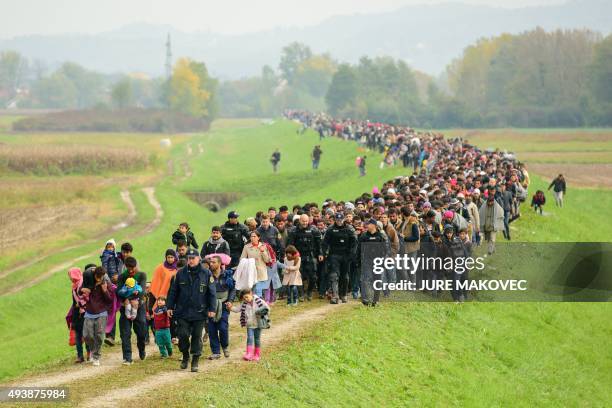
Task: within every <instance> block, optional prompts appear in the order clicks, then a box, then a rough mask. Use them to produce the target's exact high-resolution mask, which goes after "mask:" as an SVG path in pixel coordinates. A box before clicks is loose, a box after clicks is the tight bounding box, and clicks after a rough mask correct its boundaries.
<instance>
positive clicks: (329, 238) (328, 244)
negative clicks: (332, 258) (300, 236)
mask: <svg viewBox="0 0 612 408" xmlns="http://www.w3.org/2000/svg"><path fill="white" fill-rule="evenodd" d="M356 249H357V237H356V236H355V232H354V231H353V230H352V229H351V228H349V227H347V225H346V224H342V226H340V227H339V226H337V225H336V224H334V225H332V226H330V227H329V228H328V229H327V231H326V232H325V239H324V240H323V252H324V253H328V254H329V255H342V256H354V255H355V251H356Z"/></svg>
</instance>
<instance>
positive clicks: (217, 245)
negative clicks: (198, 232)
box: [200, 225, 230, 259]
mask: <svg viewBox="0 0 612 408" xmlns="http://www.w3.org/2000/svg"><path fill="white" fill-rule="evenodd" d="M210 254H225V255H228V256H230V247H229V244H228V243H227V241H226V240H224V239H223V237H222V236H221V228H220V227H218V226H216V225H215V226H214V227H212V230H211V232H210V238H208V241H206V242H204V245H202V252H200V258H202V259H204V257H205V256H206V255H210Z"/></svg>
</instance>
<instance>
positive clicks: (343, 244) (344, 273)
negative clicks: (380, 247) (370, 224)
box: [323, 213, 357, 304]
mask: <svg viewBox="0 0 612 408" xmlns="http://www.w3.org/2000/svg"><path fill="white" fill-rule="evenodd" d="M335 218H336V220H335V223H334V225H332V226H331V227H329V228H328V229H327V232H325V239H324V240H323V253H324V254H327V257H328V259H329V262H328V266H329V271H328V272H329V275H328V276H329V285H330V287H331V291H332V298H331V300H330V303H332V304H338V300H339V299H341V300H342V302H343V303H346V302H347V298H346V294H347V291H348V283H349V265H350V263H351V260H352V259H353V257H354V256H355V250H356V248H357V237H356V236H355V232H354V231H353V230H352V229H351V228H349V227H348V226H347V225H345V223H344V215H343V214H342V213H337V214H336V216H335Z"/></svg>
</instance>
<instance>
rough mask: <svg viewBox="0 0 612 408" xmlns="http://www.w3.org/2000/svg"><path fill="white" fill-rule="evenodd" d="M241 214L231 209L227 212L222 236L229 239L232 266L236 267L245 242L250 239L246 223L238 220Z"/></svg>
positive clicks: (222, 227)
mask: <svg viewBox="0 0 612 408" xmlns="http://www.w3.org/2000/svg"><path fill="white" fill-rule="evenodd" d="M238 217H239V214H238V213H237V212H236V211H230V212H229V213H228V214H227V221H226V222H225V224H223V225H222V226H221V236H222V237H223V239H224V240H226V241H227V243H228V244H229V247H230V256H231V257H232V262H231V264H230V267H232V268H235V267H236V266H237V265H238V262H240V254H242V248H244V244H245V243H246V242H248V241H249V229H248V228H247V227H246V225H244V224H241V223H239V222H238Z"/></svg>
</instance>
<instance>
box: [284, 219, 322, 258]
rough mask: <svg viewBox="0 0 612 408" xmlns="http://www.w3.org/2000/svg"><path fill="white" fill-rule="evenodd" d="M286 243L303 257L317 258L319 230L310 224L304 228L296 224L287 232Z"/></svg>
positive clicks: (319, 252) (319, 249)
mask: <svg viewBox="0 0 612 408" xmlns="http://www.w3.org/2000/svg"><path fill="white" fill-rule="evenodd" d="M287 245H293V246H294V247H296V248H297V250H298V252H299V253H300V256H301V257H302V258H304V259H306V258H312V259H315V258H318V257H319V256H320V255H321V232H320V231H319V230H318V229H317V228H316V227H314V226H312V225H309V226H308V227H306V228H302V226H301V225H298V226H297V227H296V228H294V229H293V230H291V231H290V232H289V236H288V237H287Z"/></svg>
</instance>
